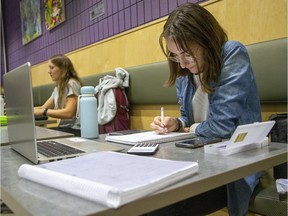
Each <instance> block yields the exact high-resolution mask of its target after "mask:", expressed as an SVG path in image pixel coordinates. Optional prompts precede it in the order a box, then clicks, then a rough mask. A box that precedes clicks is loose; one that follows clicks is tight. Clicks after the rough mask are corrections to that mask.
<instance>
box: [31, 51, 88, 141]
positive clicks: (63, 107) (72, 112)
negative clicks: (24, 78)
mask: <svg viewBox="0 0 288 216" xmlns="http://www.w3.org/2000/svg"><path fill="white" fill-rule="evenodd" d="M48 74H49V75H50V77H51V79H52V80H53V81H54V82H55V84H56V85H55V88H54V90H53V92H52V94H51V97H50V98H48V99H47V101H46V102H45V103H44V104H43V105H42V106H41V107H37V108H34V115H35V116H41V115H44V116H47V117H53V118H57V119H60V122H59V125H58V127H56V128H52V129H56V130H60V131H64V132H69V133H73V134H75V135H76V136H80V121H79V119H76V117H75V116H76V112H77V101H78V95H79V94H80V88H81V87H82V86H83V84H82V82H81V80H80V78H79V77H78V74H77V72H76V71H75V69H74V66H73V64H72V62H71V60H70V59H69V58H68V57H67V56H65V55H55V56H52V57H51V58H50V59H49V61H48Z"/></svg>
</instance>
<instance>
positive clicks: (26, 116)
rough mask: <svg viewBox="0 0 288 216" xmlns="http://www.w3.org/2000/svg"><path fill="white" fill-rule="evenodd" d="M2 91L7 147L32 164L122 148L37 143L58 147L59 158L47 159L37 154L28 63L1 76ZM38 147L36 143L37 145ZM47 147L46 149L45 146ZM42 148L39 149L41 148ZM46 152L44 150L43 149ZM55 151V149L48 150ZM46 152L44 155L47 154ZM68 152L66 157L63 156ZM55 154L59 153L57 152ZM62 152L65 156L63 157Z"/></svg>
mask: <svg viewBox="0 0 288 216" xmlns="http://www.w3.org/2000/svg"><path fill="white" fill-rule="evenodd" d="M4 90H5V102H6V113H7V127H8V138H9V145H10V146H11V148H12V149H13V150H15V151H17V152H18V153H20V154H21V155H23V156H24V157H26V158H27V159H29V160H30V161H32V162H33V163H35V164H37V163H39V162H47V161H53V160H59V159H64V158H70V157H75V156H80V155H83V154H86V153H89V152H95V151H121V150H123V148H121V147H118V146H115V145H112V144H109V143H101V142H97V141H94V140H88V139H84V138H81V137H69V138H60V139H53V140H46V141H47V142H48V141H49V142H48V143H45V144H43V142H46V141H38V142H41V143H42V144H41V146H44V147H47V146H48V145H51V147H54V146H58V145H61V144H64V146H63V145H61V148H62V147H64V149H62V150H61V152H62V153H61V155H59V156H55V155H54V156H49V157H48V156H47V155H46V153H45V155H44V153H43V151H44V150H41V152H42V153H39V150H40V148H39V146H38V145H37V142H36V126H35V119H34V106H33V95H32V82H31V64H30V63H29V62H27V63H26V64H24V65H22V66H20V67H18V68H16V69H14V70H11V71H9V72H8V73H6V74H5V75H4ZM38 144H39V143H38ZM49 148H50V147H49ZM41 149H42V148H41ZM45 151H46V152H47V149H46V150H45ZM48 151H49V152H50V153H51V151H52V152H53V151H56V150H49V149H48ZM49 152H48V153H49ZM67 152H69V154H68V155H66V153H67ZM54 153H55V154H56V153H59V151H58V150H57V151H56V152H54ZM64 153H65V154H64Z"/></svg>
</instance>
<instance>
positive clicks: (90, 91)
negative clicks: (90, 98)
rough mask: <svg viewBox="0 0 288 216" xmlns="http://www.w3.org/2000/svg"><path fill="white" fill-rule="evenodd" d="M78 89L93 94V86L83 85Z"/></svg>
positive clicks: (83, 92)
mask: <svg viewBox="0 0 288 216" xmlns="http://www.w3.org/2000/svg"><path fill="white" fill-rule="evenodd" d="M80 91H81V94H95V88H94V87H93V86H83V87H82V88H81V90H80Z"/></svg>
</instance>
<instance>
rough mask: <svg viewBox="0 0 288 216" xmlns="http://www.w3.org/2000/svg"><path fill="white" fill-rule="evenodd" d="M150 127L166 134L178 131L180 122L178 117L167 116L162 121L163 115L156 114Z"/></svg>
mask: <svg viewBox="0 0 288 216" xmlns="http://www.w3.org/2000/svg"><path fill="white" fill-rule="evenodd" d="M150 127H151V128H152V129H153V130H154V131H155V132H156V133H158V134H165V133H169V132H172V131H176V130H177V127H178V124H177V120H176V118H173V117H169V116H166V117H165V118H164V121H163V122H161V117H160V116H156V117H155V118H154V121H153V122H152V123H151V124H150Z"/></svg>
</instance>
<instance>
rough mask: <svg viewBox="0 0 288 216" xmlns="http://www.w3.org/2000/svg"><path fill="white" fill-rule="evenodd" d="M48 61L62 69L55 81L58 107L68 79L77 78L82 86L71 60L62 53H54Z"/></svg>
mask: <svg viewBox="0 0 288 216" xmlns="http://www.w3.org/2000/svg"><path fill="white" fill-rule="evenodd" d="M50 61H51V62H52V63H53V64H54V65H56V66H57V67H59V69H60V70H62V71H63V73H62V74H61V77H60V80H59V81H58V82H57V86H58V95H59V97H58V101H57V104H58V107H59V108H60V107H61V101H62V97H63V93H64V91H65V88H66V87H67V85H68V82H69V80H70V79H75V80H77V81H78V82H79V83H80V85H81V86H83V84H82V82H81V80H80V78H79V76H78V74H77V72H76V70H75V69H74V66H73V64H72V62H71V60H70V59H69V58H68V57H67V56H65V55H62V54H58V55H54V56H52V57H51V58H50Z"/></svg>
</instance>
